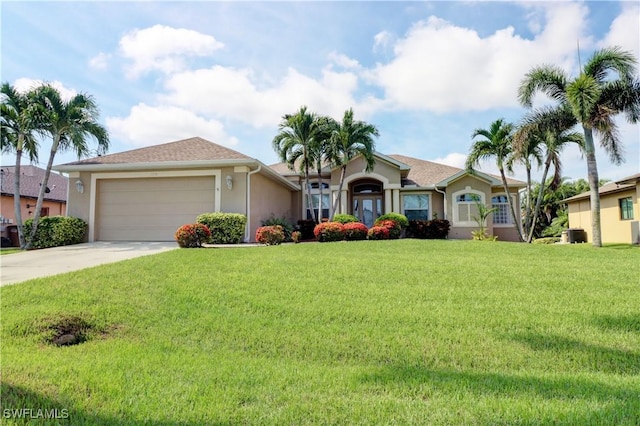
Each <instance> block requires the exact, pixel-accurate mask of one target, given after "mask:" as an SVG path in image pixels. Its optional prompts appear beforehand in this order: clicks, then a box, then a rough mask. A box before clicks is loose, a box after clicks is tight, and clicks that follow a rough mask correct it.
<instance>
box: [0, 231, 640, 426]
mask: <svg viewBox="0 0 640 426" xmlns="http://www.w3.org/2000/svg"><path fill="white" fill-rule="evenodd" d="M639 277H640V251H639V250H632V249H628V250H627V249H621V247H611V248H609V247H605V248H602V249H594V248H592V247H591V246H590V245H537V246H536V245H525V244H513V243H487V242H473V241H419V240H400V241H378V242H373V241H363V242H351V243H326V244H298V245H283V246H274V247H255V248H224V249H183V250H176V251H172V252H166V253H162V254H158V255H155V256H149V257H142V258H138V259H134V260H130V261H126V262H120V263H117V264H112V265H104V266H100V267H96V268H92V269H89V270H85V271H80V272H75V273H70V274H66V275H62V276H58V277H51V278H47V279H40V280H34V281H31V282H28V283H23V284H18V285H14V286H8V287H2V288H1V289H0V295H1V308H2V310H1V314H2V318H1V320H2V322H1V334H0V337H1V341H2V347H1V356H2V358H1V360H0V361H1V373H2V408H3V413H6V412H5V411H4V409H7V408H31V409H34V410H35V409H38V408H40V409H50V410H51V409H58V410H62V409H64V410H67V411H64V412H62V414H63V415H64V414H68V417H67V418H66V419H59V420H57V422H58V423H60V424H77V425H84V424H109V425H116V424H150V425H174V424H178V425H202V424H210V425H211V424H222V425H226V424H229V425H231V424H278V425H281V424H296V425H298V424H339V425H342V424H363V425H370V424H432V425H451V424H478V425H485V424H487V425H489V424H491V425H514V424H521V425H534V424H535V425H538V424H567V425H577V424H579V425H583V424H584V425H587V424H612V425H614V424H615V425H625V424H627V425H637V424H639V423H640V302H639V300H640V299H639V296H638V294H640V292H639V289H640V278H639ZM62 316H79V317H81V318H83V319H84V320H85V321H87V322H88V323H90V324H91V325H92V326H93V330H92V331H90V332H89V340H88V341H86V342H85V343H83V344H80V345H77V346H69V347H55V346H52V345H49V344H47V343H45V339H46V338H47V337H48V336H49V335H50V333H51V332H50V331H49V330H47V329H46V328H45V327H44V326H45V325H46V324H47V323H49V322H52V321H53V320H54V319H55V318H58V317H62ZM33 413H35V415H37V412H35V411H34V412H33ZM59 413H60V411H59ZM4 420H5V424H13V423H18V424H20V421H17V420H15V419H4ZM38 422H40V420H37V421H35V423H36V424H37V423H38ZM41 423H43V422H41ZM30 424H32V423H30ZM51 424H54V423H51Z"/></svg>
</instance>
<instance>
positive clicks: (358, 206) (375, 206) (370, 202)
mask: <svg viewBox="0 0 640 426" xmlns="http://www.w3.org/2000/svg"><path fill="white" fill-rule="evenodd" d="M353 215H354V216H355V217H357V218H358V220H359V221H360V222H362V223H364V224H365V225H366V226H367V228H371V227H372V226H373V223H374V222H375V221H376V219H377V218H378V217H380V216H382V196H380V195H354V197H353Z"/></svg>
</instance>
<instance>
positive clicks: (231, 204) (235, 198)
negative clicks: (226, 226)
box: [203, 167, 249, 214]
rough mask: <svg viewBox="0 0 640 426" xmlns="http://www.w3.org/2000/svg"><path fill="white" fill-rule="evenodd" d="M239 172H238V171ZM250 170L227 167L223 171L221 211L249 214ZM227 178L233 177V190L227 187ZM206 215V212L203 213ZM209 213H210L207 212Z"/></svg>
mask: <svg viewBox="0 0 640 426" xmlns="http://www.w3.org/2000/svg"><path fill="white" fill-rule="evenodd" d="M236 170H237V171H236ZM248 171H249V169H248V168H244V167H241V168H238V169H234V168H233V167H225V168H222V169H221V172H222V174H221V180H222V182H221V184H220V192H221V196H220V211H221V212H224V213H242V214H246V213H247V174H248V173H247V172H248ZM227 176H231V180H232V185H231V189H229V187H228V186H227ZM203 213H204V212H203ZM207 213H208V212H207Z"/></svg>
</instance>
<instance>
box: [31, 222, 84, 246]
mask: <svg viewBox="0 0 640 426" xmlns="http://www.w3.org/2000/svg"><path fill="white" fill-rule="evenodd" d="M32 226H33V219H27V220H26V221H25V222H24V234H25V235H26V236H29V234H30V233H31V228H32ZM86 234H87V222H85V221H84V220H82V219H80V218H77V217H71V216H45V217H42V218H40V221H39V222H38V230H37V231H36V236H35V238H34V240H33V244H32V247H33V248H48V247H58V246H68V245H70V244H79V243H82V242H84V237H85V235H86Z"/></svg>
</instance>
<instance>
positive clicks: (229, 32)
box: [0, 1, 640, 179]
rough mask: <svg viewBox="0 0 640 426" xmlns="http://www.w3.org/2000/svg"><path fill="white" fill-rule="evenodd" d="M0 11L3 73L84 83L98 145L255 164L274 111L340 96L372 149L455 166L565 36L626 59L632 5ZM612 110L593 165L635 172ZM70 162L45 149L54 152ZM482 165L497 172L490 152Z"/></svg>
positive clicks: (639, 45) (217, 5) (510, 110)
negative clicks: (167, 146) (608, 141)
mask: <svg viewBox="0 0 640 426" xmlns="http://www.w3.org/2000/svg"><path fill="white" fill-rule="evenodd" d="M0 8H1V9H0V11H1V20H2V22H1V23H2V25H1V34H0V35H1V43H2V45H1V53H2V57H1V69H0V72H1V78H2V81H8V82H10V83H12V84H15V85H16V86H18V87H20V88H25V89H26V88H28V87H29V86H31V85H33V84H37V82H38V81H48V82H52V83H54V84H56V85H57V86H58V87H59V88H60V89H61V90H62V91H63V93H67V94H73V93H77V92H85V93H89V94H91V95H93V96H94V97H95V98H96V100H97V102H98V104H99V106H100V109H101V121H102V123H103V124H104V125H105V126H106V127H107V128H108V130H109V132H110V136H111V144H112V145H111V149H110V152H120V151H125V150H128V149H133V148H138V147H142V146H147V145H154V144H159V143H165V142H171V141H174V140H178V139H182V138H186V137H191V136H201V137H203V138H206V139H209V140H211V141H213V142H216V143H219V144H222V145H225V146H228V147H231V148H233V149H236V150H238V151H240V152H242V153H244V154H247V155H250V156H252V157H255V158H257V159H259V160H261V161H263V162H264V163H266V164H271V163H274V162H276V161H277V157H276V155H275V154H274V152H273V151H272V148H271V140H272V139H273V137H274V136H275V134H276V133H277V126H278V123H279V121H280V118H281V117H282V115H284V114H288V113H293V112H295V111H296V110H297V109H298V108H299V107H300V106H301V105H307V106H308V108H309V109H310V110H312V111H315V112H317V113H319V114H327V115H331V116H332V117H334V118H336V119H340V118H342V114H343V113H344V111H345V110H346V109H348V108H350V107H352V108H353V109H354V112H355V115H356V118H357V119H361V120H366V121H368V122H370V123H372V124H374V125H376V126H377V127H378V129H379V131H380V138H378V140H377V150H378V151H380V152H382V153H384V154H404V155H409V156H413V157H417V158H422V159H425V160H432V161H438V162H442V163H445V164H450V165H453V166H457V167H460V166H462V164H463V163H464V160H465V156H466V154H467V152H468V151H469V147H470V146H471V143H472V139H471V134H472V132H473V131H474V129H477V128H488V127H489V125H490V123H491V122H492V121H494V120H496V119H498V118H505V119H506V120H508V121H512V122H517V121H518V120H519V119H520V118H521V117H522V116H523V114H524V113H525V110H524V109H523V108H522V107H520V106H519V105H518V103H517V99H516V93H517V88H518V84H519V82H520V81H521V79H522V77H523V76H524V74H525V73H526V72H527V71H528V70H529V69H530V68H531V67H533V66H536V65H541V64H556V65H559V66H561V67H562V68H564V69H565V70H567V71H568V72H569V73H571V74H572V75H575V74H576V72H577V70H578V67H579V65H578V54H577V43H578V41H579V44H580V55H581V58H582V60H583V61H584V59H585V58H587V57H588V56H589V55H590V54H591V53H592V52H593V51H594V49H597V48H600V47H603V46H612V45H620V46H622V47H623V48H624V49H626V50H629V51H631V52H633V53H634V54H635V56H636V57H640V37H639V36H638V34H640V6H639V4H638V2H630V1H629V2H603V1H602V2H558V1H556V2H537V1H530V2H467V1H464V2H463V1H460V2H453V1H436V2H417V1H412V2H370V1H369V2H365V1H351V2H213V1H199V2H164V1H163V2H155V1H146V2H123V1H118V2H30V1H20V2H17V1H16V2H13V1H2V3H0ZM544 102H545V100H544V99H543V98H540V99H539V101H538V102H537V104H538V105H542V104H543V103H544ZM618 123H619V126H620V132H621V137H622V141H623V144H624V147H625V157H626V162H625V163H623V164H622V165H621V166H616V165H613V164H611V163H609V161H608V157H607V156H606V155H605V154H604V153H603V152H601V151H599V152H598V160H599V170H600V176H601V177H602V178H609V179H619V178H622V177H625V176H628V175H631V174H634V173H637V172H638V171H640V130H639V127H638V125H637V124H636V125H630V124H628V123H626V122H625V121H624V119H623V118H622V117H620V119H619V120H618ZM48 144H49V142H48V141H43V145H42V147H43V148H44V149H43V150H42V154H41V158H40V163H41V165H44V164H45V163H46V160H47V158H46V155H47V154H46V153H47V151H48V149H46V148H47V147H48ZM74 160H75V158H74V156H73V155H72V154H71V153H59V154H58V156H57V157H56V161H55V163H56V164H62V163H65V162H70V161H74ZM2 162H3V164H6V165H9V164H12V163H13V162H14V158H13V157H11V156H7V155H4V156H3V157H2ZM563 162H564V172H563V175H565V176H569V177H571V178H573V179H577V178H584V177H586V162H585V161H584V159H583V158H582V157H581V155H580V153H579V152H578V151H577V150H576V149H569V150H567V151H565V153H564V155H563ZM482 170H484V171H487V172H492V173H493V172H495V171H496V170H495V167H494V166H493V165H492V164H491V163H483V164H482ZM540 174H541V173H539V172H538V173H536V175H535V176H534V178H535V177H538V176H539V175H540ZM515 177H516V178H521V179H522V178H524V173H523V170H522V169H516V174H515Z"/></svg>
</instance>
